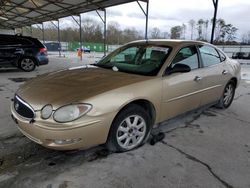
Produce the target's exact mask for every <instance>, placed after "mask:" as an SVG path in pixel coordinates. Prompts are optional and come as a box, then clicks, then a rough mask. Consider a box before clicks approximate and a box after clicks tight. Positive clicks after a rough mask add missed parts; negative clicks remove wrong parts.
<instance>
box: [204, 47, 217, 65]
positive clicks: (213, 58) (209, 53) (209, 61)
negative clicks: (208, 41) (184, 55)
mask: <svg viewBox="0 0 250 188" xmlns="http://www.w3.org/2000/svg"><path fill="white" fill-rule="evenodd" d="M199 50H200V54H201V59H202V62H203V65H204V67H208V66H211V65H216V64H219V63H220V62H221V59H220V56H219V54H218V52H217V51H216V50H215V49H214V48H213V47H211V46H199Z"/></svg>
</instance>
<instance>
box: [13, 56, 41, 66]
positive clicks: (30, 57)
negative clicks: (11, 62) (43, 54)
mask: <svg viewBox="0 0 250 188" xmlns="http://www.w3.org/2000/svg"><path fill="white" fill-rule="evenodd" d="M25 58H29V59H32V60H33V61H34V62H35V65H36V66H39V63H38V61H37V59H36V58H35V57H33V56H28V55H26V56H21V57H20V58H19V60H18V67H20V63H21V61H22V60H23V59H25Z"/></svg>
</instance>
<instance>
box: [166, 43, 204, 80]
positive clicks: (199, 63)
mask: <svg viewBox="0 0 250 188" xmlns="http://www.w3.org/2000/svg"><path fill="white" fill-rule="evenodd" d="M187 47H194V48H195V49H196V52H197V59H198V68H195V69H191V71H195V70H198V69H200V68H202V64H201V58H200V54H199V50H198V48H197V45H196V44H191V45H190V44H188V45H185V46H181V47H180V48H179V49H178V51H177V53H176V54H175V56H174V57H173V58H172V59H171V61H170V62H171V63H169V65H168V66H167V67H166V68H165V70H164V72H163V75H162V77H164V76H168V74H166V71H167V69H168V67H170V66H171V65H172V63H173V60H174V58H175V57H176V56H177V54H178V53H179V52H180V51H181V50H182V49H183V48H187ZM191 71H190V72H191Z"/></svg>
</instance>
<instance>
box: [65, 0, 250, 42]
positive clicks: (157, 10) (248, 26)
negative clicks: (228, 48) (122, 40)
mask: <svg viewBox="0 0 250 188" xmlns="http://www.w3.org/2000/svg"><path fill="white" fill-rule="evenodd" d="M141 4H142V6H143V7H144V8H145V3H143V2H141ZM249 11H250V0H219V6H218V16H217V18H222V19H224V20H225V21H226V23H228V24H229V23H230V24H233V25H234V26H235V27H237V28H238V29H239V30H238V32H237V33H238V36H237V37H238V38H239V39H240V38H241V35H242V34H244V33H246V32H248V31H250V14H249ZM213 13H214V8H213V2H212V0H174V1H173V0H149V31H150V30H151V29H152V28H153V27H158V28H159V29H160V30H161V31H162V32H170V28H171V27H173V26H176V25H182V24H183V23H184V24H186V25H188V21H189V20H190V19H194V20H198V19H200V18H202V19H205V20H207V19H208V20H210V19H211V18H212V17H213ZM82 17H83V19H84V17H95V18H96V19H98V17H97V15H96V13H95V12H90V13H85V14H82ZM110 21H116V22H118V23H119V24H120V26H121V28H126V27H135V28H136V29H138V30H141V31H142V32H144V28H145V16H144V14H143V12H142V11H141V9H140V7H139V6H138V4H137V3H136V2H134V3H128V4H124V5H119V6H115V7H110V8H108V9H107V22H110ZM72 22H73V21H72V20H70V19H68V20H67V19H66V20H65V21H64V22H62V24H63V25H68V24H70V23H71V24H73V23H72ZM189 33H190V31H189V30H188V29H187V38H188V37H189V35H190V34H189Z"/></svg>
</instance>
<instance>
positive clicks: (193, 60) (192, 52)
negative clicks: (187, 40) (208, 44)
mask: <svg viewBox="0 0 250 188" xmlns="http://www.w3.org/2000/svg"><path fill="white" fill-rule="evenodd" d="M175 64H185V65H188V66H189V67H190V68H191V70H192V69H197V68H198V67H199V60H198V53H197V50H196V47H195V46H189V47H185V48H182V49H181V50H180V51H179V52H178V53H177V54H176V56H175V58H174V60H173V61H172V64H171V68H173V66H174V65H175Z"/></svg>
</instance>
